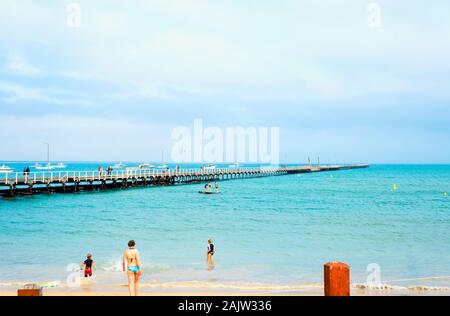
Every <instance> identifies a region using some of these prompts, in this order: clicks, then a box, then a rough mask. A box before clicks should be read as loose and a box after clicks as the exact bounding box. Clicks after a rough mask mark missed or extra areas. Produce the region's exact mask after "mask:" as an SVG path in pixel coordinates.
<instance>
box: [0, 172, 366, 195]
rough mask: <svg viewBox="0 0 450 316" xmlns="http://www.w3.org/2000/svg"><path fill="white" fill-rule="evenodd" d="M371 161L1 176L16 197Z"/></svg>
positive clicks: (5, 190) (2, 185)
mask: <svg viewBox="0 0 450 316" xmlns="http://www.w3.org/2000/svg"><path fill="white" fill-rule="evenodd" d="M367 167H368V165H362V164H360V165H329V166H287V167H276V168H273V167H272V168H266V167H260V168H252V167H243V168H237V169H221V168H217V169H213V170H202V169H178V170H176V169H169V170H155V169H152V170H140V169H133V170H114V171H112V172H111V173H106V172H102V173H100V172H98V171H43V172H30V173H29V174H27V175H26V174H24V173H19V172H17V173H7V174H4V175H2V177H1V178H0V196H3V197H9V198H12V197H15V196H22V195H33V194H40V193H41V194H42V193H47V194H49V193H75V192H81V191H94V190H110V189H127V188H130V187H142V186H164V185H176V184H189V183H199V182H206V181H224V180H232V179H244V178H255V177H268V176H279V175H286V174H296V173H311V172H323V171H338V170H344V169H357V168H367Z"/></svg>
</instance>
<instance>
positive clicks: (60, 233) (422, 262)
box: [0, 162, 450, 295]
mask: <svg viewBox="0 0 450 316" xmlns="http://www.w3.org/2000/svg"><path fill="white" fill-rule="evenodd" d="M4 163H5V164H7V165H8V166H10V167H13V168H15V169H16V170H18V171H21V170H23V168H24V167H25V166H26V165H30V166H31V169H32V170H31V171H33V168H32V166H33V164H32V163H26V162H4ZM0 164H3V162H0ZM66 164H67V168H66V169H65V170H76V171H84V170H97V168H98V166H99V165H102V166H103V168H106V166H108V165H110V164H113V163H112V162H111V163H106V162H89V163H87V162H66ZM126 164H127V165H128V166H133V165H137V163H130V162H128V163H126ZM169 167H172V168H173V167H174V166H173V165H169ZM182 167H186V166H182ZM189 167H198V166H189ZM219 186H220V194H214V195H204V194H199V190H202V188H203V184H200V183H197V184H189V185H176V186H165V187H146V188H130V189H119V190H112V191H105V192H99V191H96V192H87V193H76V194H50V195H47V194H42V195H34V196H26V197H17V198H14V199H1V200H0V249H1V252H2V255H1V256H0V291H1V289H2V287H11V286H19V285H21V284H25V283H38V284H41V285H42V286H44V287H49V288H67V289H69V288H76V287H77V286H80V284H85V283H83V282H85V281H84V280H83V278H82V277H80V276H81V273H82V272H81V271H80V269H79V266H80V264H81V263H82V262H83V261H84V260H85V259H86V254H87V253H91V254H92V255H93V260H94V262H95V263H96V266H97V269H96V270H95V271H94V279H93V280H92V281H91V282H92V284H91V285H90V286H93V287H99V288H100V287H113V288H118V289H119V288H123V286H124V285H125V284H126V275H125V274H124V272H123V271H122V266H121V259H122V254H123V252H124V250H125V249H126V248H127V243H128V241H129V240H131V239H133V240H135V241H136V248H137V249H138V250H139V252H140V255H141V261H142V265H143V275H142V279H141V284H142V289H143V290H147V291H156V290H158V291H159V290H167V291H180V290H183V289H194V290H199V291H233V292H236V291H238V292H257V291H261V292H268V293H300V292H302V291H306V292H308V291H311V290H318V291H320V289H321V287H322V285H323V269H324V264H326V263H327V262H331V261H339V262H345V263H347V264H348V265H349V266H350V271H351V283H352V289H367V288H370V289H372V290H374V291H377V290H379V291H383V293H385V292H386V291H387V292H390V291H392V292H393V293H395V291H403V292H404V291H409V292H413V293H414V291H418V292H420V291H428V292H430V291H431V292H433V293H440V294H442V293H443V294H444V295H450V197H448V196H447V193H446V192H449V193H450V165H370V167H369V168H366V169H354V170H341V171H334V172H320V173H308V174H293V175H283V176H274V177H264V178H251V179H236V180H230V181H223V182H220V183H219ZM208 239H212V240H213V243H214V244H215V250H216V253H215V265H214V266H213V267H211V266H208V265H207V264H206V247H207V241H208ZM80 282H81V283H80Z"/></svg>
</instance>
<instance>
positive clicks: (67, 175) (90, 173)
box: [0, 167, 289, 185]
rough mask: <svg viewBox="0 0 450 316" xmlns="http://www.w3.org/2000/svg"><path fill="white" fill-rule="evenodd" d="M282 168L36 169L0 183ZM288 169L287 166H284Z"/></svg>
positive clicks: (110, 178) (268, 170) (266, 170)
mask: <svg viewBox="0 0 450 316" xmlns="http://www.w3.org/2000/svg"><path fill="white" fill-rule="evenodd" d="M281 169H282V168H276V167H275V168H264V167H263V168H255V167H240V168H233V169H231V168H216V169H199V168H180V169H166V170H164V169H159V170H158V169H149V170H146V169H120V170H113V171H111V172H107V171H97V170H82V171H36V172H29V173H24V172H14V173H6V174H4V177H2V178H0V185H1V184H4V185H15V184H26V183H38V182H39V183H52V182H65V181H67V180H68V179H78V180H79V181H101V180H115V179H122V178H134V177H139V178H141V177H166V176H169V177H172V176H180V175H183V176H185V175H206V176H207V175H217V174H223V173H233V172H246V171H248V172H251V171H253V172H254V171H259V172H262V173H264V172H275V171H279V170H281ZM284 169H285V170H288V169H289V168H284Z"/></svg>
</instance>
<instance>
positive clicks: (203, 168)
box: [202, 165, 216, 170]
mask: <svg viewBox="0 0 450 316" xmlns="http://www.w3.org/2000/svg"><path fill="white" fill-rule="evenodd" d="M214 169H216V165H207V166H203V167H202V170H214Z"/></svg>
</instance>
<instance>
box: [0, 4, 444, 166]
mask: <svg viewBox="0 0 450 316" xmlns="http://www.w3.org/2000/svg"><path fill="white" fill-rule="evenodd" d="M94 2H95V3H94ZM73 4H75V5H73ZM77 8H80V20H79V22H80V24H79V25H78V24H77V22H78V19H77V15H76V12H77ZM378 9H379V10H378ZM378 11H379V13H380V14H379V15H377V12H378ZM449 12H450V2H449V1H447V0H434V1H433V4H432V5H431V4H430V2H429V1H420V0H415V1H411V0H395V1H393V0H379V1H372V0H370V1H369V0H367V1H366V0H292V1H290V0H277V1H269V0H258V1H257V0H245V1H242V0H226V1H213V0H210V1H206V0H147V1H143V0H142V1H140V0H136V1H132V2H130V1H113V0H108V1H106V0H105V1H25V0H2V1H1V3H0V126H2V131H3V137H2V144H1V146H0V160H6V161H8V160H30V161H34V160H43V159H44V158H45V147H44V145H43V142H44V141H45V142H49V143H51V144H52V148H53V150H52V151H53V156H54V159H55V160H67V161H73V160H85V161H94V160H105V161H107V160H117V161H130V160H131V161H155V160H159V159H160V156H161V150H165V151H166V152H170V148H171V146H172V145H173V141H172V140H171V139H170V136H171V131H172V130H173V129H174V128H176V127H178V126H187V127H190V126H192V125H193V120H194V119H195V118H201V119H203V121H204V124H205V126H206V127H208V126H218V127H221V128H225V127H229V126H231V127H232V126H242V127H248V126H254V127H260V126H267V127H270V126H277V127H279V128H280V145H281V148H280V158H281V160H283V161H288V162H305V161H306V159H307V157H308V156H311V157H316V156H318V155H320V156H321V158H322V161H325V162H328V161H330V162H369V163H379V162H385V163H390V162H394V163H450V146H449V137H450V111H449V110H450V19H449V18H448V16H449ZM74 14H75V15H74Z"/></svg>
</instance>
